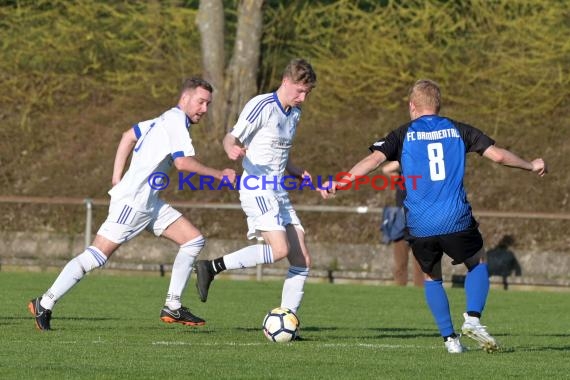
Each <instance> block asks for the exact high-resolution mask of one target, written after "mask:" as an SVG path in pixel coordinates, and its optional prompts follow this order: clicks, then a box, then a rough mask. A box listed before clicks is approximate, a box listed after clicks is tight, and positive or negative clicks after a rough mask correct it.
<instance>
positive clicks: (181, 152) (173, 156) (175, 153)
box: [171, 150, 184, 160]
mask: <svg viewBox="0 0 570 380" xmlns="http://www.w3.org/2000/svg"><path fill="white" fill-rule="evenodd" d="M171 156H172V159H173V160H176V159H177V158H178V157H184V152H183V151H181V150H180V151H178V152H174V153H172V154H171Z"/></svg>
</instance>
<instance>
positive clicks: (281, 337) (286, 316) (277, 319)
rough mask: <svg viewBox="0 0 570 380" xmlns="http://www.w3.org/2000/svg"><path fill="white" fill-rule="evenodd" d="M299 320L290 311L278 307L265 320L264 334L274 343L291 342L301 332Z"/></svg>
mask: <svg viewBox="0 0 570 380" xmlns="http://www.w3.org/2000/svg"><path fill="white" fill-rule="evenodd" d="M298 329H299V319H298V318H297V316H296V315H295V313H293V311H291V310H290V309H286V308H284V307H278V308H275V309H273V310H271V311H270V312H268V313H267V314H266V315H265V318H263V333H264V334H265V336H266V337H267V339H269V340H270V341H272V342H290V341H292V340H293V339H295V336H297V332H298V331H299V330H298Z"/></svg>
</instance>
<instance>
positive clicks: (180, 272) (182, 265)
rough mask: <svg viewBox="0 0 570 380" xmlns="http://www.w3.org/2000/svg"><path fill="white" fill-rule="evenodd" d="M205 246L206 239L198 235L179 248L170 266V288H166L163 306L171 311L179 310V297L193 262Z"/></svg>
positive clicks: (180, 304)
mask: <svg viewBox="0 0 570 380" xmlns="http://www.w3.org/2000/svg"><path fill="white" fill-rule="evenodd" d="M205 244H206V239H204V237H203V236H202V235H200V236H198V237H196V238H194V239H192V240H190V241H189V242H187V243H184V244H182V245H181V246H180V250H179V251H178V254H177V255H176V258H175V259H174V264H172V275H171V277H170V286H169V288H168V294H167V295H166V303H165V305H166V306H168V307H169V308H170V309H171V310H176V309H179V308H180V307H181V306H182V303H181V301H180V296H181V295H182V292H183V291H184V289H185V288H186V284H187V283H188V279H189V278H190V274H191V273H192V265H193V264H194V260H196V257H198V255H199V254H200V251H201V250H202V248H204V245H205Z"/></svg>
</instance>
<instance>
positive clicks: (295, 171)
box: [285, 158, 312, 181]
mask: <svg viewBox="0 0 570 380" xmlns="http://www.w3.org/2000/svg"><path fill="white" fill-rule="evenodd" d="M285 170H286V171H287V173H289V174H290V175H292V176H294V177H297V178H299V179H305V178H307V177H308V178H309V181H312V178H311V173H309V172H308V171H306V170H305V169H303V168H301V167H300V166H297V165H295V164H294V163H293V162H292V161H291V158H289V159H288V160H287V166H286V167H285Z"/></svg>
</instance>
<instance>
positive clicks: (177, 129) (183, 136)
mask: <svg viewBox="0 0 570 380" xmlns="http://www.w3.org/2000/svg"><path fill="white" fill-rule="evenodd" d="M165 125H166V128H165V131H166V134H167V135H168V141H169V143H170V155H171V156H172V159H173V160H175V159H177V158H178V157H189V156H194V155H195V154H196V152H195V151H194V146H193V145H192V139H191V138H190V133H189V132H188V130H187V129H186V119H185V117H178V115H176V117H173V118H172V119H171V120H167V121H166V124H165Z"/></svg>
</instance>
